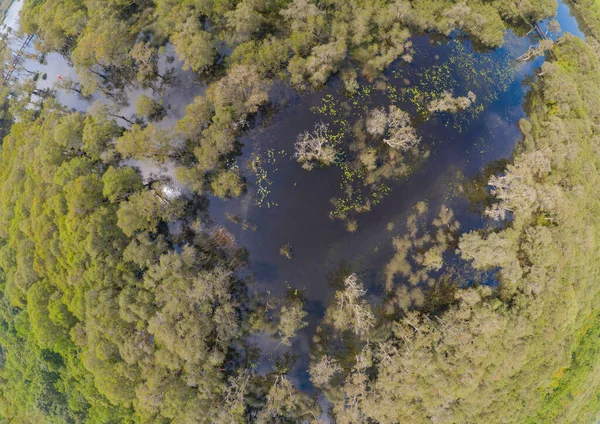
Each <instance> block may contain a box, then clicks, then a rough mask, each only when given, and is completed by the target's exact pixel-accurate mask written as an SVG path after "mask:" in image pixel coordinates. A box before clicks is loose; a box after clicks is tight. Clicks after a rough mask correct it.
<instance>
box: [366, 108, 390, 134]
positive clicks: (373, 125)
mask: <svg viewBox="0 0 600 424" xmlns="http://www.w3.org/2000/svg"><path fill="white" fill-rule="evenodd" d="M366 126H367V132H368V133H369V134H371V135H383V134H384V133H385V130H386V129H387V127H388V115H387V114H386V113H385V111H384V110H383V109H381V108H377V109H373V110H372V111H370V112H369V116H368V117H367V122H366Z"/></svg>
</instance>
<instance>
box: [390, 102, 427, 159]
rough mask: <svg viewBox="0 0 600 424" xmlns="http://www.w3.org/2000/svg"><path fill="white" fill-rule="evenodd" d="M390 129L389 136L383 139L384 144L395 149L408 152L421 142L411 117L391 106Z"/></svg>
mask: <svg viewBox="0 0 600 424" xmlns="http://www.w3.org/2000/svg"><path fill="white" fill-rule="evenodd" d="M388 128H389V130H388V134H389V135H388V136H387V137H386V138H384V139H383V142H384V143H385V144H387V145H388V146H390V147H391V148H393V149H398V150H401V151H406V150H409V149H411V148H413V147H415V146H416V145H417V144H419V142H420V141H421V138H420V137H418V136H417V133H416V131H415V129H414V128H413V127H412V126H411V124H410V117H409V115H408V114H407V113H406V112H404V111H402V110H401V109H399V108H397V107H396V106H390V111H389V114H388Z"/></svg>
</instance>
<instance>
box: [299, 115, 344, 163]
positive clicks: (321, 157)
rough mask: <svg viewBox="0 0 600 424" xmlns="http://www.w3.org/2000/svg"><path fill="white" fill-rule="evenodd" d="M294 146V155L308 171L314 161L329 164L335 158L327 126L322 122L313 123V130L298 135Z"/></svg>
mask: <svg viewBox="0 0 600 424" xmlns="http://www.w3.org/2000/svg"><path fill="white" fill-rule="evenodd" d="M294 147H295V149H296V153H294V157H295V158H296V160H297V161H298V162H300V163H302V168H304V169H306V170H308V171H310V170H311V169H313V168H314V166H315V163H316V162H318V163H321V164H322V165H331V164H332V163H333V161H334V160H335V154H336V151H335V149H334V148H333V146H332V143H331V141H330V135H329V127H328V126H327V124H325V123H323V122H319V123H317V124H315V129H314V131H313V132H308V131H305V132H303V133H301V134H300V135H298V138H297V140H296V144H295V145H294Z"/></svg>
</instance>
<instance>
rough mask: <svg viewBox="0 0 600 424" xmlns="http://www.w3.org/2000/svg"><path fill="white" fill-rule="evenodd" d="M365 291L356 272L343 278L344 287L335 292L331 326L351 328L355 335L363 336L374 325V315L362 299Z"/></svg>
mask: <svg viewBox="0 0 600 424" xmlns="http://www.w3.org/2000/svg"><path fill="white" fill-rule="evenodd" d="M366 294H367V291H366V290H365V289H364V287H363V285H362V283H361V282H360V280H359V279H358V277H357V276H356V274H350V275H349V276H348V277H346V279H345V280H344V289H343V290H338V292H337V293H336V294H335V303H334V305H333V306H332V309H331V315H330V316H331V320H332V323H333V326H334V327H335V328H336V329H338V330H340V331H345V330H352V331H353V332H354V334H356V335H357V336H365V335H366V334H367V333H368V332H369V330H371V328H373V326H374V325H375V316H374V315H373V312H372V311H371V306H370V305H369V303H368V302H367V301H366V300H364V299H363V298H364V296H365V295H366Z"/></svg>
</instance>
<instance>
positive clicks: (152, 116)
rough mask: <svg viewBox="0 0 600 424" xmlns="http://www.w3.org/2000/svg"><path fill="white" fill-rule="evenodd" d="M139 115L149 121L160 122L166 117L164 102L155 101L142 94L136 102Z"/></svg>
mask: <svg viewBox="0 0 600 424" xmlns="http://www.w3.org/2000/svg"><path fill="white" fill-rule="evenodd" d="M135 107H136V109H137V113H138V115H140V116H142V117H144V118H146V119H147V120H148V121H160V120H161V119H162V118H164V117H165V115H166V110H165V107H164V106H163V104H162V100H158V101H157V100H154V99H153V98H152V97H149V96H146V95H145V94H142V95H141V96H140V97H138V99H137V100H136V102H135Z"/></svg>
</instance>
